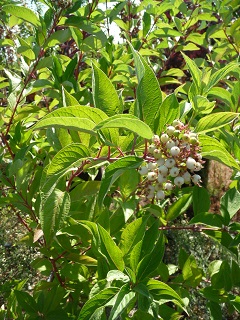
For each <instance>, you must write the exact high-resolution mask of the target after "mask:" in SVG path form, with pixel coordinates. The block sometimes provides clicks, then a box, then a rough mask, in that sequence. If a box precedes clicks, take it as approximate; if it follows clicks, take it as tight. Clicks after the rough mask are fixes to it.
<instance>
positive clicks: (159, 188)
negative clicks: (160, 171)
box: [155, 183, 163, 191]
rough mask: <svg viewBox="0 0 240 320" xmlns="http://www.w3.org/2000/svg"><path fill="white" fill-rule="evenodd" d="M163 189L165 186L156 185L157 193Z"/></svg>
mask: <svg viewBox="0 0 240 320" xmlns="http://www.w3.org/2000/svg"><path fill="white" fill-rule="evenodd" d="M162 188H163V185H162V184H161V183H156V185H155V190H156V191H159V190H162Z"/></svg>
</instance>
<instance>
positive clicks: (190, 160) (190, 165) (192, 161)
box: [186, 157, 196, 170]
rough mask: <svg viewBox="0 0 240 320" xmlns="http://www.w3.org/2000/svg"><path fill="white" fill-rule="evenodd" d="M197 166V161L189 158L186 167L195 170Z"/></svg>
mask: <svg viewBox="0 0 240 320" xmlns="http://www.w3.org/2000/svg"><path fill="white" fill-rule="evenodd" d="M195 165H196V161H195V160H194V159H193V158H191V157H189V158H187V161H186V166H187V168H188V169H190V170H194V168H195Z"/></svg>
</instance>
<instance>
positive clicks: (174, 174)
mask: <svg viewBox="0 0 240 320" xmlns="http://www.w3.org/2000/svg"><path fill="white" fill-rule="evenodd" d="M179 171H180V170H179V169H178V168H177V167H173V168H172V169H170V172H169V173H170V176H171V177H173V178H174V177H177V176H178V174H179Z"/></svg>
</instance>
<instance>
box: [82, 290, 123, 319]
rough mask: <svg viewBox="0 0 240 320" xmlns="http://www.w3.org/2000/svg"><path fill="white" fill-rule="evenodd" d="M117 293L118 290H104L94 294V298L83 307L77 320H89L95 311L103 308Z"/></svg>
mask: <svg viewBox="0 0 240 320" xmlns="http://www.w3.org/2000/svg"><path fill="white" fill-rule="evenodd" d="M118 291H119V288H106V289H103V290H102V291H100V292H99V293H98V294H96V295H95V296H94V297H92V298H91V299H89V300H88V301H87V302H86V303H85V304H84V306H83V308H82V310H81V312H80V314H79V316H78V320H90V319H92V320H93V319H94V318H92V315H93V314H94V313H95V312H96V310H98V309H100V308H101V307H103V306H105V305H106V304H107V303H108V302H109V301H110V300H111V299H112V298H113V297H114V296H115V295H116V294H117V292H118Z"/></svg>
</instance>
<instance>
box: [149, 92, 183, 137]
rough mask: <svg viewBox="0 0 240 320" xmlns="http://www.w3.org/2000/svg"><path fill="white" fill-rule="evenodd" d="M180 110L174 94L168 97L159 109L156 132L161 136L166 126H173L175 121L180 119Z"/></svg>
mask: <svg viewBox="0 0 240 320" xmlns="http://www.w3.org/2000/svg"><path fill="white" fill-rule="evenodd" d="M179 114H180V108H179V103H178V100H177V98H176V96H175V94H174V93H172V94H170V95H169V96H167V97H166V98H165V99H164V100H163V102H162V104H161V106H160V109H159V114H158V117H157V118H156V125H155V128H156V132H157V133H158V134H160V133H161V132H162V130H163V128H164V126H165V125H166V124H171V123H172V122H173V120H175V119H178V118H179Z"/></svg>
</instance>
